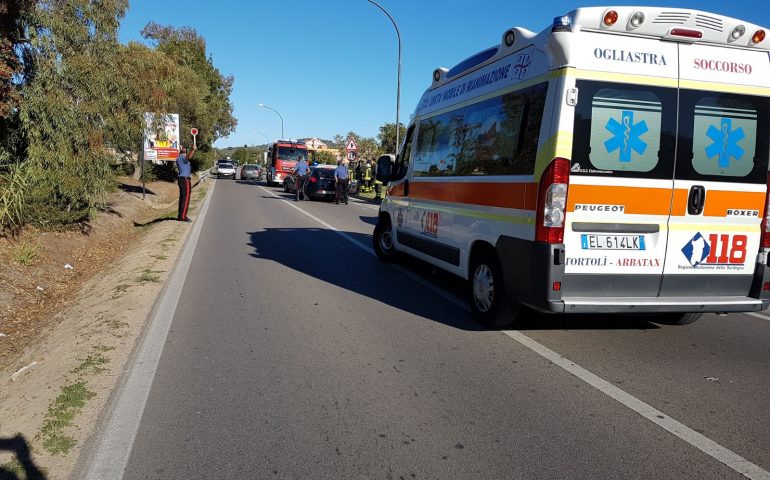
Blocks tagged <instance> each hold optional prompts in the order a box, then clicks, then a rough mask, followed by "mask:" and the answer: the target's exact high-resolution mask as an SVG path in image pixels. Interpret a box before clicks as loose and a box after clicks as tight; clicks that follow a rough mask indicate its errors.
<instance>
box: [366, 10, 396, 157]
mask: <svg viewBox="0 0 770 480" xmlns="http://www.w3.org/2000/svg"><path fill="white" fill-rule="evenodd" d="M366 1H367V2H369V3H371V4H372V5H374V6H376V7H377V8H379V9H380V10H382V13H384V14H385V15H387V16H388V18H389V19H390V23H392V24H393V28H395V29H396V37H398V79H397V81H396V152H395V153H396V154H398V147H399V144H398V140H399V128H398V127H399V123H398V114H399V111H400V109H401V32H399V31H398V25H396V21H395V20H393V17H391V16H390V14H389V13H388V11H387V10H385V9H384V8H382V5H380V4H379V3H377V2H375V1H373V0H366Z"/></svg>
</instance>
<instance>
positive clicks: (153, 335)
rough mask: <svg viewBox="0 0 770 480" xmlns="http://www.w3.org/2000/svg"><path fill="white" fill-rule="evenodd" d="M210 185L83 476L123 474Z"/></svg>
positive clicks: (110, 479)
mask: <svg viewBox="0 0 770 480" xmlns="http://www.w3.org/2000/svg"><path fill="white" fill-rule="evenodd" d="M213 185H214V186H212V187H211V192H209V193H208V195H207V196H206V201H205V202H204V203H203V207H201V210H200V213H199V214H198V216H197V218H196V219H195V222H194V223H193V225H192V229H191V230H190V233H189V236H188V237H187V241H186V242H185V244H184V246H183V247H182V251H181V254H180V256H179V259H178V260H177V263H176V265H175V266H174V271H173V272H172V273H171V276H170V277H169V281H168V283H167V284H166V287H165V288H164V291H163V292H162V293H161V296H160V299H159V302H158V303H157V304H156V305H155V307H154V309H153V312H152V314H151V318H152V320H151V321H150V324H149V326H148V328H147V330H146V331H145V334H144V339H143V341H142V343H141V347H139V351H138V353H137V355H136V357H135V358H133V359H132V360H133V363H132V364H131V365H128V368H130V373H129V374H128V377H127V379H126V380H125V383H124V384H123V385H122V386H121V387H120V392H119V393H118V396H117V400H116V402H115V404H114V406H113V408H112V412H111V413H112V414H111V415H109V416H108V418H109V421H108V423H107V427H106V428H105V430H104V432H103V433H102V434H101V435H100V438H99V440H98V441H97V442H96V449H95V452H94V453H93V455H91V457H90V458H89V462H88V470H87V472H86V475H85V477H84V478H85V479H87V480H115V479H120V478H123V474H124V472H125V469H126V466H128V460H129V458H130V456H131V449H132V448H133V445H134V440H135V439H136V434H137V431H138V430H139V423H140V422H141V420H142V415H143V414H144V407H145V405H146V404H147V398H148V397H149V395H150V390H151V389H152V383H153V380H154V379H155V371H156V370H157V367H158V363H159V362H160V357H161V354H162V353H163V346H164V345H165V343H166V337H167V336H168V331H169V329H170V328H171V321H172V320H173V319H174V313H175V312H176V306H177V304H178V303H179V297H180V295H181V294H182V288H183V287H184V283H185V277H186V276H187V271H188V270H189V268H190V264H191V263H192V257H193V253H194V252H195V246H196V245H197V243H198V237H199V236H200V232H201V229H202V228H203V219H204V217H205V216H206V212H207V211H208V208H209V203H210V202H211V198H212V197H213V196H214V188H215V185H216V182H214V184H213Z"/></svg>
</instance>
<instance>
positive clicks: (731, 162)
mask: <svg viewBox="0 0 770 480" xmlns="http://www.w3.org/2000/svg"><path fill="white" fill-rule="evenodd" d="M680 99H681V101H680V125H679V145H678V148H677V152H678V153H677V175H676V177H677V178H681V179H688V180H710V181H719V182H746V183H765V182H766V181H767V174H766V172H767V162H768V158H767V157H768V138H767V137H768V136H767V134H764V135H757V133H758V132H763V131H764V132H767V131H768V130H769V129H770V118H768V117H770V99H768V98H765V97H753V96H748V95H737V94H727V93H716V92H704V91H694V90H682V91H681V92H680Z"/></svg>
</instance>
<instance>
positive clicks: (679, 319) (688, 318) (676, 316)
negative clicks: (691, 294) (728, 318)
mask: <svg viewBox="0 0 770 480" xmlns="http://www.w3.org/2000/svg"><path fill="white" fill-rule="evenodd" d="M701 317H703V314H702V313H664V314H662V315H659V316H657V317H655V319H654V320H653V321H654V322H655V323H660V324H663V325H689V324H691V323H695V322H697V321H698V320H700V319H701Z"/></svg>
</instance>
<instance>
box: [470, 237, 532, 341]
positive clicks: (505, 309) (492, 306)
mask: <svg viewBox="0 0 770 480" xmlns="http://www.w3.org/2000/svg"><path fill="white" fill-rule="evenodd" d="M468 286H469V288H470V302H469V303H470V307H471V313H472V314H473V317H474V318H475V319H476V321H477V322H479V323H480V324H482V325H484V326H486V327H491V328H500V327H505V326H510V325H513V324H514V323H515V322H516V320H517V318H518V317H519V313H520V311H521V306H520V305H519V304H518V303H517V302H516V301H515V300H514V299H512V298H509V296H508V292H507V291H506V289H505V284H504V281H503V274H502V269H501V268H500V262H499V261H498V259H497V255H495V253H494V250H492V249H483V250H479V251H477V252H475V253H474V254H473V257H472V260H471V268H470V278H469V279H468Z"/></svg>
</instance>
